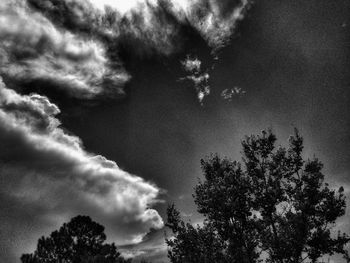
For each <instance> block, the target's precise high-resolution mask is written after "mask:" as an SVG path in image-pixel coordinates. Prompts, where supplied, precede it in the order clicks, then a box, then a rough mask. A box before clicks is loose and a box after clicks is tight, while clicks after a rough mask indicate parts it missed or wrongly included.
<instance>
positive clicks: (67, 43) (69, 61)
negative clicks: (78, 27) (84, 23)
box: [0, 1, 129, 98]
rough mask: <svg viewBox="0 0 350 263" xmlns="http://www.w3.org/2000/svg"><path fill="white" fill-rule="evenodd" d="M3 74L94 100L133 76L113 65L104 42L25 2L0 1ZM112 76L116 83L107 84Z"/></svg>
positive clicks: (0, 66)
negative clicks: (55, 22) (61, 25)
mask: <svg viewBox="0 0 350 263" xmlns="http://www.w3.org/2000/svg"><path fill="white" fill-rule="evenodd" d="M0 38H1V39H2V41H1V43H0V58H1V64H0V74H2V75H4V76H6V77H7V78H10V79H12V80H13V81H15V82H18V81H20V82H27V81H31V80H43V81H49V82H52V83H55V85H56V86H57V87H59V88H62V89H64V90H65V91H67V92H68V93H69V94H70V95H72V96H75V97H79V98H91V97H94V96H96V95H98V94H101V93H104V92H108V93H109V94H110V93H112V92H113V88H114V89H115V92H118V89H117V88H118V87H121V86H123V84H124V83H125V82H126V81H128V79H129V75H128V74H127V73H126V72H125V70H124V69H123V68H121V67H119V68H118V69H116V68H113V69H112V67H111V62H110V61H109V59H108V57H107V55H106V51H105V48H104V46H103V45H102V44H101V43H100V42H98V41H96V40H93V39H86V38H83V37H79V36H76V35H74V34H72V33H70V32H68V31H65V30H62V29H60V30H59V29H57V28H56V27H55V26H54V25H53V24H52V23H51V22H50V21H49V20H48V19H47V18H45V17H44V16H43V15H41V14H40V13H37V12H32V11H30V10H29V8H28V7H27V6H25V4H24V3H21V2H15V1H10V2H9V1H5V3H2V4H1V5H0ZM106 80H108V81H110V82H112V85H109V87H106V85H104V84H105V83H106Z"/></svg>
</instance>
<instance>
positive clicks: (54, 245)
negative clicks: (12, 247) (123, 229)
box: [21, 216, 131, 263]
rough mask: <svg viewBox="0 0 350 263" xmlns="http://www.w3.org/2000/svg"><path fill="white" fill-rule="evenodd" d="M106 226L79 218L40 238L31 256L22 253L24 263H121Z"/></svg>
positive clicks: (87, 218) (89, 219)
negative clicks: (105, 230)
mask: <svg viewBox="0 0 350 263" xmlns="http://www.w3.org/2000/svg"><path fill="white" fill-rule="evenodd" d="M105 240H106V235H105V234H104V227H103V226H102V225H100V224H98V223H96V222H94V221H92V220H91V218H90V217H88V216H77V217H74V218H72V219H71V221H70V222H68V223H64V224H63V226H62V227H61V228H60V229H59V230H56V231H54V232H52V233H51V234H50V236H49V237H41V238H40V239H39V241H38V245H37V249H36V251H35V252H34V253H32V254H23V255H22V257H21V261H22V263H122V262H131V261H125V260H124V259H123V258H122V257H121V256H120V253H119V252H118V251H117V248H116V246H115V245H114V243H112V244H106V243H104V242H105Z"/></svg>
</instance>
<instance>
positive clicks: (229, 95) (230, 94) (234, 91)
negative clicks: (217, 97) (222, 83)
mask: <svg viewBox="0 0 350 263" xmlns="http://www.w3.org/2000/svg"><path fill="white" fill-rule="evenodd" d="M245 94H246V91H245V90H243V89H242V88H239V87H233V88H231V89H224V90H223V91H222V92H221V97H222V98H223V99H224V100H228V101H232V99H233V98H234V97H237V96H238V97H242V96H244V95H245Z"/></svg>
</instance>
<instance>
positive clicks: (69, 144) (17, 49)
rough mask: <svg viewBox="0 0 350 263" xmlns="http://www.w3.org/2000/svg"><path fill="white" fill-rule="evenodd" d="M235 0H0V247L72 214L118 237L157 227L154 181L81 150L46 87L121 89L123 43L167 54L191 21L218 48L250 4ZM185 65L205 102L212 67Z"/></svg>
mask: <svg viewBox="0 0 350 263" xmlns="http://www.w3.org/2000/svg"><path fill="white" fill-rule="evenodd" d="M116 2H118V5H115V3H116ZM233 2H234V4H232V2H231V1H229V0H227V1H218V0H217V1H213V0H206V1H199V0H192V1H184V0H160V1H156V0H152V1H141V0H134V1H130V0H124V1H109V0H103V1H97V0H96V1H95V0H91V1H86V0H62V1H55V0H45V1H44V0H26V1H23V0H2V1H1V2H0V38H1V40H2V41H1V43H0V77H2V79H3V81H4V82H5V84H4V83H3V82H2V81H1V82H0V144H1V145H2V151H1V152H0V161H1V166H0V174H1V177H0V198H1V200H2V201H5V203H6V209H4V213H3V214H2V216H0V217H1V218H0V219H1V220H0V221H1V222H2V224H1V226H0V231H1V233H6V235H2V239H1V240H0V243H1V245H3V244H5V245H6V246H7V249H10V250H13V251H15V252H16V253H19V252H20V253H22V252H26V251H28V247H27V246H28V244H31V249H33V245H34V242H35V241H36V239H37V238H38V237H39V236H40V235H42V234H43V231H44V230H45V231H52V228H57V227H58V226H59V225H60V224H61V223H62V222H64V221H67V220H68V219H69V217H71V216H75V215H76V214H89V215H93V219H94V220H96V221H98V222H100V223H102V224H103V225H105V226H106V228H107V229H106V230H107V233H108V236H109V237H110V238H111V239H113V240H114V241H117V242H122V243H137V242H140V241H141V240H143V237H144V235H145V233H147V232H148V230H149V229H150V228H155V229H157V228H161V227H162V226H163V221H162V218H161V217H160V216H159V214H158V213H157V211H155V210H153V209H151V208H150V207H151V206H152V205H153V204H155V203H156V202H158V195H159V193H160V189H159V188H158V187H157V186H155V185H154V184H152V183H150V182H146V181H145V180H143V179H142V178H140V177H138V176H135V175H131V174H129V173H127V172H126V171H123V170H122V169H120V168H119V167H118V165H117V164H116V163H115V162H114V161H112V160H108V159H106V158H105V157H103V156H101V155H97V154H93V153H89V152H88V151H86V150H85V149H84V147H83V143H82V141H81V140H80V138H79V137H78V136H75V135H72V134H70V133H69V132H68V131H67V130H65V129H64V128H63V127H62V125H61V123H60V121H59V119H58V117H57V115H59V114H60V112H61V110H60V108H59V107H58V106H57V105H56V104H54V103H53V102H52V101H51V100H50V98H48V97H47V96H45V94H46V95H48V94H52V93H50V89H56V90H58V92H62V93H64V94H65V95H66V96H67V97H74V98H78V99H81V100H92V99H99V98H106V97H107V98H111V97H112V98H113V97H116V96H119V95H123V94H124V90H123V87H124V85H125V84H126V83H127V82H128V80H129V79H130V78H131V76H130V74H129V73H128V72H127V70H126V69H125V68H124V66H123V61H122V58H121V56H119V55H120V52H121V51H122V50H123V47H124V49H125V47H126V48H127V49H128V50H129V51H128V52H130V53H133V54H136V55H143V54H157V55H159V54H160V55H165V56H168V55H171V54H173V53H176V52H178V51H179V50H181V48H182V47H183V46H184V45H185V42H186V41H187V40H186V38H185V37H184V35H185V34H186V32H184V31H186V30H188V28H191V30H195V31H197V32H198V33H199V34H200V35H201V36H202V37H203V39H204V40H205V41H207V44H208V45H209V46H210V48H212V49H213V51H215V50H217V49H219V48H221V47H222V46H224V45H225V43H226V42H227V40H228V39H229V38H230V37H231V36H232V34H233V31H234V29H235V26H236V23H237V22H238V21H239V20H240V19H241V18H242V17H243V16H244V12H245V10H246V9H247V7H248V3H247V2H246V1H233ZM120 3H121V4H120ZM230 3H231V4H230ZM106 5H108V6H109V7H107V8H105V6H106ZM184 28H186V30H184ZM182 66H183V67H184V70H185V72H186V76H185V77H184V78H182V80H186V81H190V82H191V84H192V85H193V86H194V88H195V90H196V93H197V97H198V100H199V101H200V102H201V103H202V101H203V99H204V98H205V97H206V96H207V95H209V93H210V87H209V84H208V81H209V73H208V72H207V71H204V70H202V68H201V61H200V60H199V59H197V58H195V59H191V58H189V57H188V58H187V59H185V60H184V61H183V64H182ZM36 84H40V86H41V87H45V89H42V90H40V95H39V94H29V95H28V94H27V95H23V94H26V93H27V91H26V90H25V87H28V85H29V86H30V87H34V88H35V86H36ZM6 229H11V231H9V230H6ZM5 230H6V231H5ZM22 231H23V232H22ZM13 232H16V236H15V237H14V236H11V235H13ZM141 243H142V242H141ZM156 247H159V249H160V250H161V251H163V250H164V246H163V245H159V244H157V246H156ZM155 250H157V249H155ZM28 252H29V251H28ZM1 253H5V252H4V251H0V254H1ZM6 253H7V252H6ZM5 261H6V260H5Z"/></svg>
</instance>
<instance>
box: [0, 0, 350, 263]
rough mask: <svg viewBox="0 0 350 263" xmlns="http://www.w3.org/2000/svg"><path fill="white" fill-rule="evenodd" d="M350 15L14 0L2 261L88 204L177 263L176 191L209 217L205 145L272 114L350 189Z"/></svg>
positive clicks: (342, 3)
mask: <svg viewBox="0 0 350 263" xmlns="http://www.w3.org/2000/svg"><path fill="white" fill-rule="evenodd" d="M349 26H350V1H348V0H334V1H326V0H309V1H301V0H293V1H279V0H260V1H254V3H253V2H250V1H248V0H188V1H186V0H162V1H157V0H150V1H143V0H133V1H130V0H103V1H100V0H90V1H89V0H2V1H1V2H0V40H1V41H0V79H1V80H0V145H1V151H0V208H1V213H0V258H1V259H2V261H3V262H8V263H12V262H19V257H20V255H21V254H22V253H28V252H32V251H33V250H34V249H35V245H36V241H37V239H38V238H39V237H40V236H42V235H48V234H49V233H51V232H52V231H53V230H55V229H57V228H58V227H59V226H60V225H61V224H62V223H63V222H67V221H68V220H69V219H70V218H71V217H73V216H76V215H78V214H84V215H89V216H90V217H91V218H92V219H93V220H95V221H97V222H99V223H100V224H102V225H104V226H105V227H106V234H107V237H108V241H113V242H116V244H117V246H118V248H119V250H120V251H121V252H122V253H123V255H125V256H130V257H134V258H135V262H137V260H139V259H141V258H145V259H149V260H152V262H167V258H166V246H165V244H164V231H165V229H164V222H165V220H166V217H165V211H166V207H167V205H168V204H170V203H175V204H176V205H177V207H178V208H179V210H180V211H181V212H182V216H183V218H184V219H185V220H191V222H194V223H195V222H200V220H201V218H200V216H199V215H198V214H197V213H196V207H195V205H194V203H193V199H192V192H193V187H194V186H195V185H196V183H197V182H198V179H199V178H201V176H202V173H201V169H200V159H201V158H204V157H206V156H208V155H210V154H211V153H219V154H220V155H221V156H227V157H229V158H231V159H233V160H240V158H241V144H240V143H241V140H242V139H243V138H244V136H245V135H250V134H257V133H259V132H260V131H261V130H263V129H266V128H271V129H272V130H273V131H274V132H275V133H276V135H277V137H278V144H281V145H286V142H287V140H288V137H289V135H290V134H292V133H293V129H294V127H297V128H298V129H299V131H300V133H301V134H302V135H303V137H304V141H305V151H304V155H305V157H306V158H307V157H310V158H312V157H313V156H317V157H318V158H319V159H320V160H321V161H322V162H323V163H324V165H325V166H324V173H325V175H326V180H327V181H328V182H329V183H330V184H331V185H332V186H333V187H339V186H341V185H342V186H344V188H345V194H346V195H347V196H350V175H349V172H350V153H349V148H350V133H349V132H350V118H349V115H348V113H349V112H350V111H349V110H350V106H349V105H350V103H349V102H350V89H349V86H350V28H349ZM348 199H349V198H348ZM349 209H350V208H349ZM349 209H348V210H347V213H346V215H345V216H344V217H342V218H340V219H339V221H338V224H337V227H338V228H339V229H341V230H343V231H347V232H350V224H349V221H350V220H349V219H350V212H349ZM332 260H333V261H334V262H336V263H337V262H342V261H341V259H339V258H337V257H333V258H332Z"/></svg>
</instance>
